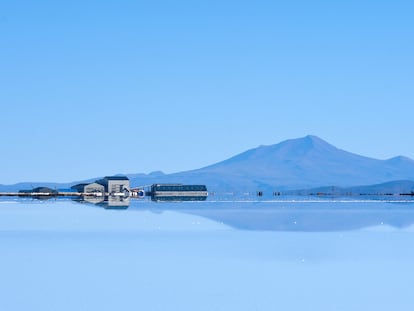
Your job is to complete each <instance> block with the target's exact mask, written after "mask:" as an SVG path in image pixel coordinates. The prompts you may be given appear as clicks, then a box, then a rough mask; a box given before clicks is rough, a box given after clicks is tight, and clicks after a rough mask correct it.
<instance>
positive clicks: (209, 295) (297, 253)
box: [0, 200, 414, 311]
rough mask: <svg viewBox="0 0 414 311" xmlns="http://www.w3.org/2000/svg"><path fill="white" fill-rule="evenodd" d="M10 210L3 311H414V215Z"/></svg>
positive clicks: (384, 211) (407, 209) (210, 207)
mask: <svg viewBox="0 0 414 311" xmlns="http://www.w3.org/2000/svg"><path fill="white" fill-rule="evenodd" d="M1 203H2V204H0V254H1V256H0V275H1V279H0V293H1V294H0V298H1V299H0V310H42V311H43V310H390V309H394V310H412V308H413V307H414V302H413V300H412V292H411V288H412V283H413V281H412V280H413V279H414V270H413V269H412V262H413V260H414V250H413V247H412V245H414V230H413V227H412V225H411V223H412V222H411V220H412V219H413V216H414V210H412V207H414V205H413V204H408V203H407V204H390V203H384V202H375V203H373V204H371V203H370V204H367V203H364V202H355V203H351V206H350V204H349V203H343V202H342V203H341V202H331V203H329V204H326V203H324V204H323V206H321V205H320V204H318V202H314V203H306V202H301V203H298V202H297V203H294V202H282V203H281V202H253V203H252V202H246V203H243V202H226V203H220V202H204V203H168V204H155V203H151V202H134V203H133V204H131V206H130V208H128V209H126V210H109V209H104V208H103V207H99V206H94V205H88V204H78V203H76V202H71V201H31V200H16V201H10V200H8V201H2V202H1ZM341 219H342V225H340V224H341ZM361 219H362V221H361ZM295 222H296V223H295ZM327 222H329V224H327ZM271 224H273V226H272V225H271ZM312 228H313V229H312ZM335 228H336V229H335Z"/></svg>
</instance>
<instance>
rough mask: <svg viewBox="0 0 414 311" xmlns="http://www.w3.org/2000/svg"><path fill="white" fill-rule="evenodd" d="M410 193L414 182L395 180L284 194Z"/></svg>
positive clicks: (413, 191)
mask: <svg viewBox="0 0 414 311" xmlns="http://www.w3.org/2000/svg"><path fill="white" fill-rule="evenodd" d="M412 193H414V181H411V180H396V181H390V182H386V183H381V184H375V185H363V186H354V187H347V188H343V187H337V186H326V187H318V188H312V189H301V190H291V191H287V192H285V194H292V195H317V194H321V195H388V194H412Z"/></svg>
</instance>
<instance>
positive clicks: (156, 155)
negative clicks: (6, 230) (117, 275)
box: [0, 0, 414, 184]
mask: <svg viewBox="0 0 414 311" xmlns="http://www.w3.org/2000/svg"><path fill="white" fill-rule="evenodd" d="M413 55H414V1H400V0H394V1H381V0H376V1H369V0H368V1H361V0H358V1H354V0H350V1H317V0H315V1H307V0H306V1H305V0H303V1H295V0H292V1H276V0H273V1H262V0H256V1H242V0H237V1H225V0H220V1H214V0H208V1H177V0H175V1H173V0H171V1H163V0H160V1H156V0H152V1H138V0H137V1H132V0H131V1H124V0H117V1H102V0H101V1H86V0H85V1H77V0H72V1H52V0H50V1H44V0H37V1H24V0H22V1H1V2H0V107H1V114H0V118H1V122H0V130H1V139H2V143H1V146H2V147H1V158H0V159H1V162H0V183H2V184H10V183H16V182H19V181H56V182H70V181H76V180H81V179H85V178H93V177H97V176H103V175H109V174H116V173H141V172H143V173H149V172H151V171H155V170H162V171H164V172H166V173H171V172H177V171H182V170H189V169H195V168H199V167H202V166H206V165H209V164H213V163H215V162H218V161H221V160H224V159H226V158H228V157H230V156H233V155H235V154H237V153H240V152H243V151H245V150H247V149H250V148H254V147H256V146H258V145H270V144H275V143H278V142H280V141H283V140H285V139H289V138H297V137H302V136H305V135H307V134H313V135H317V136H319V137H321V138H322V139H325V140H327V141H328V142H330V143H332V144H333V145H335V146H337V147H338V148H341V149H345V150H347V151H351V152H355V153H358V154H362V155H365V156H369V157H374V158H379V159H386V158H390V157H393V156H396V155H405V156H408V157H411V158H414V144H413V140H412V136H413V131H414V122H413V117H414V57H413Z"/></svg>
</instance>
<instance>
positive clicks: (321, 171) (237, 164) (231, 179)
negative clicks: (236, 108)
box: [0, 135, 414, 192]
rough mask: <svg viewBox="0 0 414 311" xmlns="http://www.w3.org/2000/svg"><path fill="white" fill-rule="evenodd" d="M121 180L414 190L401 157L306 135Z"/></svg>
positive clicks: (247, 188) (408, 162)
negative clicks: (180, 168) (347, 147)
mask: <svg viewBox="0 0 414 311" xmlns="http://www.w3.org/2000/svg"><path fill="white" fill-rule="evenodd" d="M127 176H128V177H129V178H130V181H131V186H142V185H150V184H152V183H189V184H206V185H207V187H208V189H209V191H213V192H228V191H240V192H252V191H258V190H261V191H272V192H273V191H289V190H295V189H310V188H318V187H326V186H329V187H332V186H335V187H341V188H347V187H356V186H361V185H376V188H378V187H379V186H378V184H383V183H386V185H388V186H387V187H390V188H392V189H393V191H397V190H398V191H403V192H405V191H411V190H414V182H412V181H413V180H414V161H413V160H412V159H409V158H407V157H403V156H397V157H394V158H391V159H388V160H378V159H373V158H369V157H364V156H361V155H357V154H354V153H351V152H347V151H345V150H341V149H338V148H336V147H335V146H333V145H331V144H329V143H328V142H326V141H324V140H322V139H321V138H319V137H317V136H312V135H309V136H306V137H302V138H297V139H290V140H286V141H283V142H281V143H278V144H275V145H268V146H259V147H257V148H253V149H250V150H247V151H245V152H243V153H240V154H238V155H235V156H234V157H231V158H229V159H227V160H224V161H222V162H218V163H215V164H213V165H210V166H206V167H203V168H200V169H195V170H190V171H185V172H179V173H174V174H164V173H162V172H153V173H150V174H127ZM390 182H392V183H390ZM26 185H27V184H26ZM33 185H35V184H33ZM42 185H45V184H42ZM55 185H56V184H55ZM49 186H50V185H49ZM65 186H69V185H68V184H65V185H64V184H59V185H57V187H59V188H62V187H65ZM10 187H14V188H15V187H17V185H13V186H0V190H2V191H6V190H5V188H8V191H10ZM20 187H22V184H20ZM401 187H403V188H401ZM379 188H381V187H379ZM365 190H367V191H369V189H365ZM383 190H385V191H386V189H383Z"/></svg>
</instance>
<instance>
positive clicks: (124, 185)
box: [71, 176, 130, 196]
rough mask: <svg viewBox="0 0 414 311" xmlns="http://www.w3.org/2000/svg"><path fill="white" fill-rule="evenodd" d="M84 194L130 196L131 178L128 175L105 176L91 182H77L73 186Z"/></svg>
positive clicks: (73, 188)
mask: <svg viewBox="0 0 414 311" xmlns="http://www.w3.org/2000/svg"><path fill="white" fill-rule="evenodd" d="M71 189H72V190H75V191H77V192H79V193H82V194H93V195H97V196H100V195H104V196H105V195H109V196H112V195H115V196H129V193H130V190H129V179H128V177H126V176H105V177H104V178H102V179H99V180H97V181H96V182H94V183H90V184H86V183H83V184H77V185H74V186H72V187H71Z"/></svg>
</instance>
